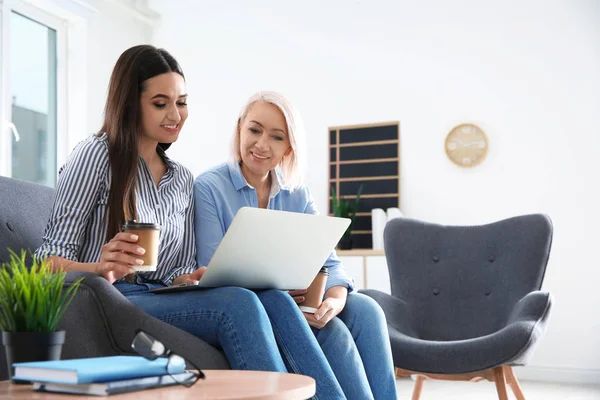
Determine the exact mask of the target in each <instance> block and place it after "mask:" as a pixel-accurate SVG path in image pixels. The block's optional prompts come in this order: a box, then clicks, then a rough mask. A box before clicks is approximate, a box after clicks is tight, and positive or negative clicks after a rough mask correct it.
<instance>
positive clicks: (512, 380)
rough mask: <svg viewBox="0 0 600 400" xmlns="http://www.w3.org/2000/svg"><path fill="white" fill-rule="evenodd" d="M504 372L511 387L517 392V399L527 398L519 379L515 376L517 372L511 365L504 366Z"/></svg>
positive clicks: (523, 399)
mask: <svg viewBox="0 0 600 400" xmlns="http://www.w3.org/2000/svg"><path fill="white" fill-rule="evenodd" d="M504 373H505V375H506V380H507V381H508V384H509V385H510V388H511V389H512V391H513V393H514V394H515V397H516V398H517V400H525V395H524V394H523V390H522V389H521V385H519V380H518V379H517V377H516V376H515V372H514V371H513V369H512V367H511V366H510V365H505V366H504Z"/></svg>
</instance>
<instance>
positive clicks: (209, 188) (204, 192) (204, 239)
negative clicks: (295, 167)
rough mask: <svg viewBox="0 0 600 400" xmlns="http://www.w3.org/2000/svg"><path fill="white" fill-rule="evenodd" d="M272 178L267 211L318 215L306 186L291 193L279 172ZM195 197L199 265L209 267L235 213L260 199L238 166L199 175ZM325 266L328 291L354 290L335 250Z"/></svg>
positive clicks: (227, 165) (252, 205)
mask: <svg viewBox="0 0 600 400" xmlns="http://www.w3.org/2000/svg"><path fill="white" fill-rule="evenodd" d="M272 177H273V179H272V182H273V184H272V186H271V194H270V196H269V197H270V198H269V204H268V206H267V208H268V209H270V210H282V211H291V212H298V213H306V214H318V213H319V212H318V211H317V209H316V208H315V204H314V201H313V199H312V196H311V194H310V191H309V190H308V188H307V187H306V186H301V187H299V188H297V189H295V190H294V191H293V192H292V191H290V190H289V188H288V187H286V186H285V185H284V184H283V183H282V182H283V180H282V179H281V176H280V175H279V172H278V171H276V172H272ZM194 197H195V208H196V217H195V221H196V222H195V224H194V226H195V229H196V252H197V260H198V265H208V263H209V261H210V259H211V258H212V256H213V254H215V251H216V250H217V247H218V246H219V243H220V242H221V240H222V239H223V236H224V235H225V232H227V229H229V226H230V225H231V222H232V221H233V218H234V217H235V214H237V212H238V210H239V209H240V208H242V207H247V206H249V207H258V196H257V194H256V190H255V189H254V188H253V187H252V186H250V185H249V184H248V182H247V181H246V179H245V178H244V175H243V174H242V171H241V169H240V166H239V165H238V164H237V163H236V164H235V165H231V164H223V165H220V166H218V167H216V168H213V169H211V170H209V171H207V172H204V173H203V174H201V175H200V176H198V177H197V178H196V181H195V182H194ZM299 245H301V244H299ZM325 265H326V266H327V267H329V279H328V280H327V287H326V290H328V289H329V288H331V287H333V286H344V287H347V288H348V291H349V292H350V291H352V290H353V289H354V280H353V279H352V278H350V277H349V276H348V275H347V274H346V269H345V268H344V266H343V265H342V262H341V261H340V260H339V258H338V257H337V255H336V254H335V250H333V251H332V252H331V254H330V255H329V258H328V259H327V261H326V262H325Z"/></svg>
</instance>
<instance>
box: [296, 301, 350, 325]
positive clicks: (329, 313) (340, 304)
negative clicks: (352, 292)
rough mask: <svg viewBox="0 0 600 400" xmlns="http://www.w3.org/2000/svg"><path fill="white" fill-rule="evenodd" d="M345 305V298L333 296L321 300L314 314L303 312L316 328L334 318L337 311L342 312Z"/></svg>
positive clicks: (310, 323)
mask: <svg viewBox="0 0 600 400" xmlns="http://www.w3.org/2000/svg"><path fill="white" fill-rule="evenodd" d="M345 305H346V298H343V299H340V298H335V297H329V298H327V299H325V300H323V303H321V307H319V309H318V310H317V311H315V313H314V314H309V313H303V314H304V316H305V317H306V320H307V321H308V324H309V325H310V326H313V327H315V328H317V329H321V328H322V327H324V326H325V325H327V323H328V322H329V321H331V320H332V319H333V318H335V317H336V316H337V315H338V314H339V313H341V312H342V310H343V309H344V306H345Z"/></svg>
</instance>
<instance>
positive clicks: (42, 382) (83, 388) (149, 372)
mask: <svg viewBox="0 0 600 400" xmlns="http://www.w3.org/2000/svg"><path fill="white" fill-rule="evenodd" d="M167 362H168V359H167V358H158V359H156V360H153V361H150V360H147V359H145V358H143V357H137V356H113V357H98V358H78V359H73V360H58V361H39V362H28V363H16V364H13V366H14V367H15V376H14V378H13V379H15V380H21V381H30V382H32V383H33V389H34V390H38V391H44V392H61V393H77V394H88V395H97V396H108V395H111V394H117V393H125V392H132V391H136V390H144V389H151V388H156V387H162V386H169V385H174V384H177V383H178V382H183V381H186V380H187V379H189V378H190V377H191V376H192V373H190V372H186V371H185V362H183V360H181V362H180V363H178V364H176V365H173V363H171V364H170V365H169V372H170V373H171V374H170V375H169V374H167Z"/></svg>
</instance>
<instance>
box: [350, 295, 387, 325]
mask: <svg viewBox="0 0 600 400" xmlns="http://www.w3.org/2000/svg"><path fill="white" fill-rule="evenodd" d="M340 317H341V318H342V319H344V320H345V321H349V320H352V321H353V322H355V323H357V322H363V323H365V324H369V325H381V324H383V325H386V319H385V314H384V313H383V309H382V308H381V306H380V305H379V303H377V302H376V301H375V300H373V299H372V298H371V297H369V296H366V295H364V294H361V293H351V294H349V295H348V298H347V300H346V306H345V307H344V309H343V310H342V313H341V314H340Z"/></svg>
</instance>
